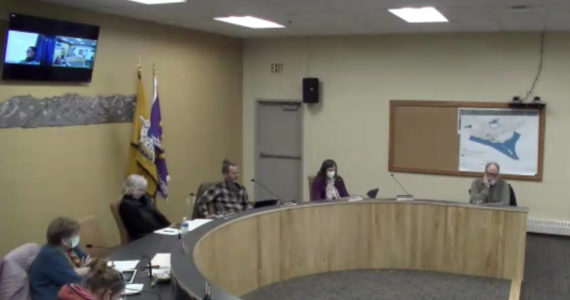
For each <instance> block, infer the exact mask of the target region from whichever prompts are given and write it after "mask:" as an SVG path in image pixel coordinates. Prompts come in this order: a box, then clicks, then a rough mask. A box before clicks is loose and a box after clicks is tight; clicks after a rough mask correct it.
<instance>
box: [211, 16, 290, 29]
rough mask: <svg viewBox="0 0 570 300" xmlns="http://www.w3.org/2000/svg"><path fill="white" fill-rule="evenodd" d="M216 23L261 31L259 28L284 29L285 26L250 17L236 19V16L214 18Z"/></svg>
mask: <svg viewBox="0 0 570 300" xmlns="http://www.w3.org/2000/svg"><path fill="white" fill-rule="evenodd" d="M214 20H216V21H221V22H226V23H230V24H234V25H239V26H244V27H249V28H255V29H261V28H284V27H285V26H283V25H281V24H277V23H275V22H271V21H267V20H264V19H260V18H256V17H252V16H244V17H236V16H229V17H223V18H214Z"/></svg>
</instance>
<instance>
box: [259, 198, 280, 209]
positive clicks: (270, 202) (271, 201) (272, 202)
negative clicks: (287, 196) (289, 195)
mask: <svg viewBox="0 0 570 300" xmlns="http://www.w3.org/2000/svg"><path fill="white" fill-rule="evenodd" d="M278 201H279V200H277V199H265V200H258V201H255V203H254V204H253V208H262V207H267V206H273V205H277V202H278Z"/></svg>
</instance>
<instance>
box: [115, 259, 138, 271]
mask: <svg viewBox="0 0 570 300" xmlns="http://www.w3.org/2000/svg"><path fill="white" fill-rule="evenodd" d="M111 263H112V264H113V267H114V268H115V269H116V270H117V271H119V272H124V271H129V270H134V269H135V268H136V267H137V265H138V264H139V260H115V261H112V262H111Z"/></svg>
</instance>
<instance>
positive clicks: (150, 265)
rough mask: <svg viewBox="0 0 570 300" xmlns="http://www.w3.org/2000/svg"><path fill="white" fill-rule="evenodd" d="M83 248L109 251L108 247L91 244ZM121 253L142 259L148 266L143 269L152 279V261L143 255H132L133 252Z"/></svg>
mask: <svg viewBox="0 0 570 300" xmlns="http://www.w3.org/2000/svg"><path fill="white" fill-rule="evenodd" d="M85 247H86V248H87V249H105V250H109V247H102V246H94V245H92V244H86V245H85ZM122 252H123V253H130V254H135V255H137V256H138V257H140V258H142V259H146V261H147V262H148V264H147V265H146V266H143V268H148V277H149V278H151V279H152V277H153V276H152V268H153V265H152V261H151V259H150V257H149V256H148V255H145V254H139V253H134V252H130V251H122Z"/></svg>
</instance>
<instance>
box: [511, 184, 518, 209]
mask: <svg viewBox="0 0 570 300" xmlns="http://www.w3.org/2000/svg"><path fill="white" fill-rule="evenodd" d="M509 193H510V200H509V205H510V206H517V196H516V195H515V190H514V189H513V187H512V186H511V184H510V183H509Z"/></svg>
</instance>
